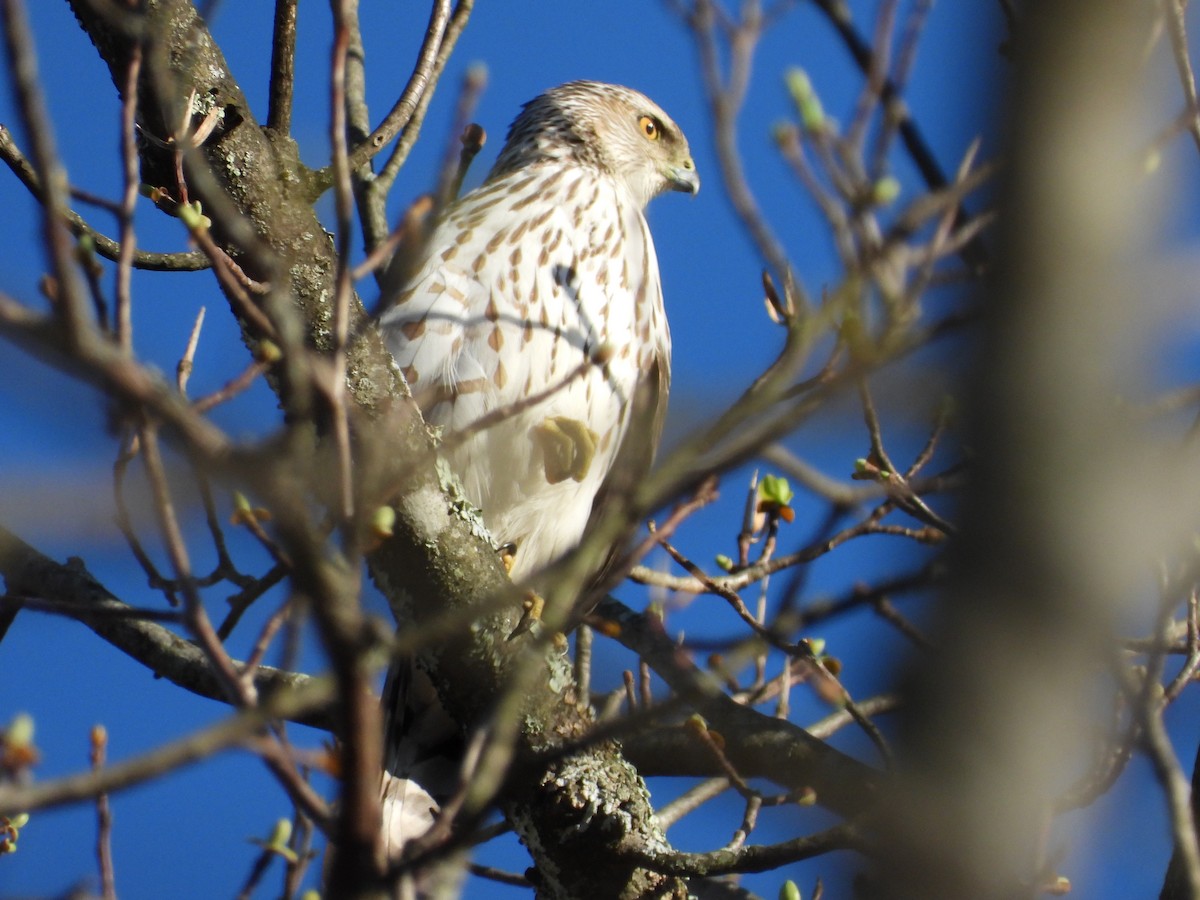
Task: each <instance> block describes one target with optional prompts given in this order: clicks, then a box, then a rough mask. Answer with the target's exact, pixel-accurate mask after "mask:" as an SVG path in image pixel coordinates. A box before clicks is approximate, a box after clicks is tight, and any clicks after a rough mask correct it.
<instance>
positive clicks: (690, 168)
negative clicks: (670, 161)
mask: <svg viewBox="0 0 1200 900" xmlns="http://www.w3.org/2000/svg"><path fill="white" fill-rule="evenodd" d="M667 181H668V182H669V183H670V185H671V190H673V191H684V192H685V193H688V194H691V195H692V196H693V197H694V196H696V194H698V193H699V192H700V176H699V175H697V174H696V164H695V163H694V162H692V158H691V157H690V156H689V157H688V158H687V159H685V160H684V161H683V162H682V163H680V164H679V165H677V166H671V167H670V168H669V169H668V170H667Z"/></svg>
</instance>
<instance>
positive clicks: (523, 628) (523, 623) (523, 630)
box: [508, 591, 546, 641]
mask: <svg viewBox="0 0 1200 900" xmlns="http://www.w3.org/2000/svg"><path fill="white" fill-rule="evenodd" d="M521 605H522V606H523V607H524V609H525V611H524V612H523V613H521V619H520V621H519V622H517V626H516V627H515V628H514V629H513V630H512V634H510V635H509V636H508V640H510V641H511V640H512V639H513V638H515V637H520V636H521V635H523V634H527V633H528V632H530V631H532V630H533V628H534V624H535V623H536V624H537V625H538V626H541V624H542V610H544V609H545V608H546V601H545V600H544V599H543V598H542V595H541V594H539V593H537V592H535V591H526V592H525V600H524V602H523V603H522V604H521Z"/></svg>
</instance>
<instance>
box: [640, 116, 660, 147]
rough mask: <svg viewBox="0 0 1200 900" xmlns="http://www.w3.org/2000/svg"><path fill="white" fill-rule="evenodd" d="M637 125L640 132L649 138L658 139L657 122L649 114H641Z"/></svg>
mask: <svg viewBox="0 0 1200 900" xmlns="http://www.w3.org/2000/svg"><path fill="white" fill-rule="evenodd" d="M638 127H639V128H641V129H642V134H644V135H645V136H646V137H647V138H649V139H650V140H652V141H657V140H658V123H657V122H655V121H654V119H652V118H651V117H650V116H642V117H641V118H640V119H638Z"/></svg>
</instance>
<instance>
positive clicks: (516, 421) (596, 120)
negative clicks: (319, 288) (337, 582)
mask: <svg viewBox="0 0 1200 900" xmlns="http://www.w3.org/2000/svg"><path fill="white" fill-rule="evenodd" d="M699 186H700V182H699V178H698V177H697V175H696V170H695V166H694V164H693V163H692V159H691V156H690V154H689V151H688V145H687V140H686V139H685V138H684V136H683V133H682V132H681V131H680V129H679V127H678V126H677V125H676V124H675V123H674V122H673V121H672V120H671V118H670V117H669V116H668V115H667V114H666V113H665V112H663V110H662V109H660V108H659V107H658V106H657V105H656V104H655V103H654V102H653V101H651V100H649V99H648V98H647V97H645V96H643V95H642V94H640V93H638V92H637V91H633V90H630V89H629V88H625V87H620V86H618V85H611V84H602V83H599V82H591V81H576V82H572V83H570V84H564V85H562V86H560V87H556V88H553V89H551V90H549V91H547V92H546V93H544V94H542V95H541V96H539V97H537V98H535V99H534V100H532V101H530V102H529V103H527V104H526V105H525V107H524V110H523V111H522V113H521V114H520V115H519V116H518V117H517V118H516V120H515V121H514V122H513V124H512V126H511V128H510V129H509V132H508V138H507V141H506V143H505V145H504V148H503V149H502V150H501V152H500V155H499V157H498V159H497V160H496V164H495V166H494V167H493V168H492V170H491V173H490V174H489V175H488V177H487V180H486V181H485V182H484V183H483V184H482V185H481V186H480V187H479V188H477V189H476V190H475V191H473V192H471V193H470V194H467V195H466V196H464V197H463V198H462V199H461V200H459V201H457V202H456V203H454V204H453V205H451V206H450V207H449V208H447V209H446V211H445V213H444V214H443V215H442V216H441V218H440V220H439V221H438V223H437V225H436V227H435V228H434V230H433V233H432V235H431V237H430V239H429V242H428V244H427V246H426V248H425V250H424V253H423V256H422V259H423V262H420V263H419V264H418V265H417V266H416V267H415V269H414V270H413V271H414V275H413V276H412V278H411V279H410V280H409V282H408V284H406V285H404V287H403V289H402V290H401V291H400V292H398V294H397V300H396V301H395V302H394V304H393V306H392V307H391V308H390V309H388V310H387V311H386V312H385V313H384V315H383V317H382V319H381V325H382V328H383V331H384V336H385V338H386V340H387V343H388V347H389V349H390V350H391V351H392V353H393V355H394V356H395V357H396V360H397V362H398V363H399V365H400V367H401V369H402V371H403V372H404V373H405V375H406V377H407V378H408V380H409V383H410V385H411V386H412V388H413V391H414V394H415V395H416V397H417V399H418V401H419V402H420V403H421V404H422V409H423V411H424V413H425V416H426V418H427V420H428V421H429V422H430V423H432V424H435V425H439V426H442V428H443V429H444V430H445V431H446V432H461V431H463V430H465V429H470V428H471V427H472V425H473V424H474V423H475V422H477V421H478V420H479V419H481V418H482V417H483V416H485V415H488V414H489V413H492V412H494V411H495V410H497V409H502V408H505V407H508V406H510V405H512V404H515V403H518V402H520V401H521V400H522V399H523V398H525V397H528V396H530V395H534V394H541V393H543V392H545V391H548V390H551V389H554V390H553V393H551V395H550V396H549V397H548V398H547V399H545V400H543V401H542V402H540V403H538V404H536V405H534V406H532V407H530V408H528V409H524V410H521V411H520V412H518V413H516V414H514V415H513V416H511V417H509V418H506V419H505V420H504V421H502V422H501V423H500V424H498V425H494V426H492V427H491V428H488V429H486V430H481V431H478V432H476V433H472V434H470V435H469V436H468V437H467V438H466V439H465V440H463V441H462V442H461V443H457V444H456V446H454V448H453V449H452V450H451V451H450V452H449V453H448V461H449V462H450V464H451V466H452V467H453V468H454V469H455V471H456V472H457V473H458V475H459V476H460V478H461V479H462V481H463V486H464V488H465V490H466V493H467V496H468V497H469V498H470V499H471V500H472V501H473V502H474V503H475V504H477V505H478V506H479V507H480V509H481V510H482V511H483V517H484V520H485V521H486V523H487V525H488V527H489V529H490V530H491V532H492V534H493V536H494V537H495V539H496V541H497V543H498V544H510V543H511V544H513V545H515V546H516V553H515V556H514V558H513V564H512V569H511V574H512V576H513V578H514V580H522V579H526V578H528V577H530V576H532V575H535V574H536V573H537V572H538V570H540V569H541V568H543V567H544V566H546V565H547V564H548V563H550V562H552V561H554V560H555V559H556V558H557V557H558V556H560V555H561V554H562V553H564V552H566V551H567V550H569V549H571V547H573V546H574V545H575V544H577V543H578V541H579V539H580V537H581V536H582V535H583V531H584V529H585V527H586V525H587V522H588V518H589V515H590V514H591V511H592V506H593V502H594V501H595V499H596V497H597V495H598V493H600V491H601V489H602V487H603V486H604V484H605V482H606V481H607V480H608V479H609V476H610V472H611V470H612V468H613V466H614V465H619V466H622V467H625V466H637V467H640V470H641V471H644V469H645V467H647V466H648V465H649V462H650V459H651V457H652V455H653V451H654V447H655V445H656V444H657V439H658V434H659V431H660V429H661V424H662V416H663V411H664V409H665V405H666V398H667V388H668V385H669V382H670V359H671V339H670V334H669V332H668V330H667V319H666V315H665V313H664V311H663V308H662V288H661V285H660V283H659V273H658V261H657V257H656V256H655V252H654V244H653V242H652V241H651V238H650V230H649V228H648V226H647V224H646V219H645V216H644V215H643V210H644V208H645V206H646V204H647V203H648V202H649V201H650V200H652V199H653V198H654V197H656V196H657V195H659V194H661V193H663V192H664V191H667V190H680V191H686V192H688V193H692V194H694V193H695V192H696V191H697V190H699ZM452 296H453V297H457V298H458V299H457V300H452V299H451V297H452ZM631 347H633V348H634V349H636V350H637V352H636V353H631V352H629V351H630V348H631ZM589 360H592V361H594V362H595V365H592V366H590V367H585V368H584V370H583V374H582V375H578V374H576V375H575V376H574V377H571V375H572V373H578V371H579V370H580V368H581V367H583V364H584V363H585V362H587V361H589ZM480 386H482V388H481V387H480ZM410 749H411V748H410ZM408 755H410V756H411V753H410V754H408ZM418 755H419V754H418ZM387 791H388V789H387V787H386V785H385V795H386V794H387ZM403 793H404V794H405V795H406V796H409V797H410V799H409V800H408V801H406V802H409V803H410V804H411V803H412V802H413V801H412V800H411V786H409V785H406V786H405V787H404V792H403ZM417 796H418V797H419V801H418V806H420V807H421V808H420V810H419V812H422V813H425V812H427V808H426V807H425V806H423V804H426V803H427V802H428V801H429V797H428V794H424V795H417ZM422 823H425V824H427V816H425V815H418V816H416V817H415V819H414V825H413V827H414V828H420V827H423V825H422ZM399 830H400V831H404V829H403V828H401V829H399ZM411 836H413V835H412V834H411V833H406V834H401V835H399V836H395V835H394V836H393V840H392V845H393V849H394V848H395V847H396V846H397V844H398V843H400V842H402V841H403V840H407V839H408V837H411Z"/></svg>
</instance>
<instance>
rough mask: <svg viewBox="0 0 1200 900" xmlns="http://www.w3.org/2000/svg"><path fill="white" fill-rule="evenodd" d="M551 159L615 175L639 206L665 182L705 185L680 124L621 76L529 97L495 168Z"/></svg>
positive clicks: (691, 189) (682, 187)
mask: <svg viewBox="0 0 1200 900" xmlns="http://www.w3.org/2000/svg"><path fill="white" fill-rule="evenodd" d="M550 159H553V160H560V161H568V160H569V161H572V162H575V163H577V164H579V165H583V166H590V167H594V168H597V169H599V170H600V171H602V172H605V173H607V174H609V175H612V176H613V178H615V179H616V180H617V181H618V182H619V183H621V184H623V185H624V186H625V187H626V189H627V190H628V191H629V193H630V194H631V195H632V196H633V198H634V199H635V200H636V201H637V203H638V204H640V205H642V206H645V205H646V204H647V203H648V202H650V200H651V199H652V198H654V197H656V196H658V195H659V194H661V193H662V192H663V191H666V190H676V191H687V192H688V193H689V194H695V193H696V192H697V191H698V190H700V176H698V175H697V174H696V164H695V163H694V162H692V156H691V153H690V152H689V151H688V144H687V138H685V137H684V136H683V132H682V131H680V130H679V126H678V125H676V124H675V123H674V122H673V121H672V120H671V117H670V116H668V115H667V114H666V113H665V112H663V111H662V109H660V108H659V106H658V104H656V103H655V102H654V101H653V100H651V99H650V98H649V97H646V96H645V95H644V94H639V93H638V92H637V91H634V90H631V89H629V88H627V87H621V86H620V85H616V84H604V83H602V82H598V81H572V82H570V83H569V84H564V85H560V86H559V87H556V88H551V89H550V90H548V91H546V93H544V94H542V95H541V96H539V97H535V98H534V99H533V100H530V101H529V102H528V103H526V104H525V108H524V111H523V112H522V113H521V114H520V115H519V116H517V118H516V120H515V121H514V122H513V123H512V127H510V128H509V130H508V140H507V141H506V142H505V145H504V149H503V150H502V151H501V152H500V158H499V159H497V160H496V165H495V168H493V169H492V175H500V174H505V173H507V172H511V171H513V170H514V169H518V168H521V167H523V166H527V165H530V164H532V163H536V162H540V161H543V160H550Z"/></svg>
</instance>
